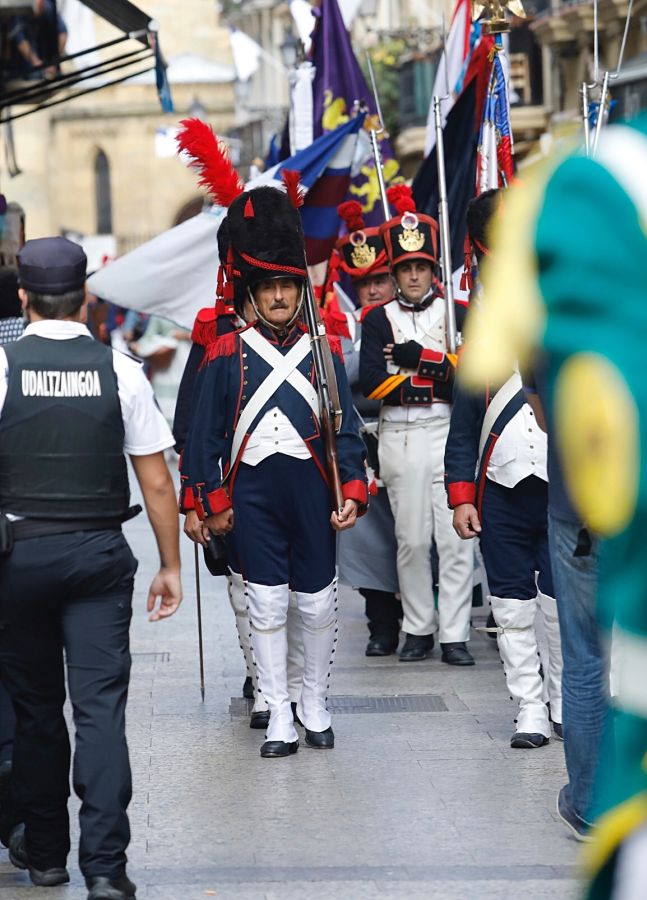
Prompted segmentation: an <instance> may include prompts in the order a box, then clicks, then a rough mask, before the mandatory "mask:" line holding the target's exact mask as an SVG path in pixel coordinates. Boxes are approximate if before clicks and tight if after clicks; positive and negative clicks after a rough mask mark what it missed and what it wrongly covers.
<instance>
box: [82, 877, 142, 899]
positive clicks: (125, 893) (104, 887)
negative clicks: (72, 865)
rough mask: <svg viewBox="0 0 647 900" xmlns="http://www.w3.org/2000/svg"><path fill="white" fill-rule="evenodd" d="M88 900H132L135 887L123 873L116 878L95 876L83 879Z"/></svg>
mask: <svg viewBox="0 0 647 900" xmlns="http://www.w3.org/2000/svg"><path fill="white" fill-rule="evenodd" d="M85 885H86V887H87V889H88V900H133V898H134V897H135V892H136V891H137V885H136V884H133V883H132V881H131V880H130V878H128V876H127V875H126V874H125V873H124V874H123V875H119V876H117V877H116V878H106V876H105V875H95V876H94V877H92V878H86V879H85Z"/></svg>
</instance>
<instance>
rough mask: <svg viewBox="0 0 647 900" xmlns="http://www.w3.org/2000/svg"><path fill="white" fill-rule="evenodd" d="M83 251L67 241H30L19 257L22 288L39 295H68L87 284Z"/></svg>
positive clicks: (55, 239) (50, 239) (39, 239)
mask: <svg viewBox="0 0 647 900" xmlns="http://www.w3.org/2000/svg"><path fill="white" fill-rule="evenodd" d="M87 263H88V260H87V257H86V255H85V253H84V252H83V248H82V247H80V246H79V245H78V244H75V243H73V242H72V241H68V240H67V238H63V237H50V238H38V239H36V240H33V241H27V243H26V244H25V246H24V247H23V248H22V250H21V251H20V253H19V254H18V276H19V278H20V286H21V287H23V288H24V289H25V290H26V291H34V293H36V294H54V295H56V294H67V293H68V292H69V291H78V290H79V289H80V288H82V287H83V285H84V284H85V272H86V268H87Z"/></svg>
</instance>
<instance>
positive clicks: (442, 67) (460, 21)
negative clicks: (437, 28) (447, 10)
mask: <svg viewBox="0 0 647 900" xmlns="http://www.w3.org/2000/svg"><path fill="white" fill-rule="evenodd" d="M473 32H474V37H475V38H476V39H478V36H477V34H476V32H478V35H480V25H478V24H476V23H475V24H474V26H473V25H472V7H471V0H458V2H457V4H456V8H455V9H454V14H453V15H452V21H451V25H450V26H449V33H448V35H447V40H446V41H445V47H444V49H443V52H442V55H441V57H440V62H439V63H438V69H437V70H436V78H435V79H434V87H433V90H432V92H431V96H432V97H444V98H446V99H444V100H443V102H442V104H441V113H442V121H443V127H444V125H445V122H446V121H447V116H448V115H449V113H450V111H451V109H452V107H453V106H454V103H455V102H456V98H457V97H458V95H459V94H460V92H461V90H462V88H463V84H462V82H463V77H464V75H465V70H466V68H467V63H468V61H469V56H470V51H471V48H472V45H473V43H474V40H473V39H472V33H473ZM435 146H436V126H435V122H434V107H433V103H432V104H431V105H430V106H429V115H428V117H427V132H426V134H425V156H429V154H430V153H431V151H432V150H433V148H434V147H435Z"/></svg>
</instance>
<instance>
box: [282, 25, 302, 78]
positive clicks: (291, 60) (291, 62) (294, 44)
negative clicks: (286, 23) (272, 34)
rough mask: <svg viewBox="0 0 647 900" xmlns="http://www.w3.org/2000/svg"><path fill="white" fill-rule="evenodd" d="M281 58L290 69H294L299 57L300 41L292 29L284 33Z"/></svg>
mask: <svg viewBox="0 0 647 900" xmlns="http://www.w3.org/2000/svg"><path fill="white" fill-rule="evenodd" d="M279 49H280V51H281V59H282V60H283V65H284V66H285V68H286V69H287V70H288V71H290V69H293V68H294V67H295V66H296V64H297V60H298V59H299V50H300V42H299V41H298V40H297V38H295V36H294V35H293V34H292V32H291V31H288V30H286V31H285V33H284V35H283V43H282V44H281V46H280V48H279Z"/></svg>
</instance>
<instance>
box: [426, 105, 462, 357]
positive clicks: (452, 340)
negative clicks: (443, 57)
mask: <svg viewBox="0 0 647 900" xmlns="http://www.w3.org/2000/svg"><path fill="white" fill-rule="evenodd" d="M441 99H442V98H441V97H434V98H433V105H434V124H435V126H436V162H437V166H438V225H439V232H440V265H441V268H442V273H443V291H444V294H445V313H446V322H447V350H448V351H449V352H448V356H449V357H450V358H451V357H452V356H453V357H455V356H456V353H457V351H458V348H459V346H460V344H461V337H460V335H459V333H458V330H457V328H456V309H455V307H454V285H453V282H452V248H451V240H450V234H449V204H448V202H447V176H446V174H445V144H444V140H443V122H442V114H441V110H440V103H441Z"/></svg>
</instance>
